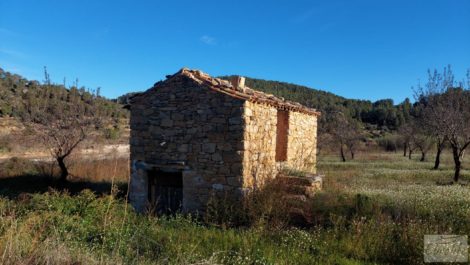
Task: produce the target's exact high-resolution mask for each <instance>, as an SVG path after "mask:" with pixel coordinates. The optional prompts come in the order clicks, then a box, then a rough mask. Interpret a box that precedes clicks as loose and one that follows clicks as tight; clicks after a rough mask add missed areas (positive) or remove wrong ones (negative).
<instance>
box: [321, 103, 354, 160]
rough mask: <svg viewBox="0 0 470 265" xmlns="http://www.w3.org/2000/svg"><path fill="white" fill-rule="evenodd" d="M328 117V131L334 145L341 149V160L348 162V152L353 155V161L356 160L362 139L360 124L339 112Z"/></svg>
mask: <svg viewBox="0 0 470 265" xmlns="http://www.w3.org/2000/svg"><path fill="white" fill-rule="evenodd" d="M327 115H328V117H327V120H328V122H327V124H325V126H326V127H327V129H326V130H327V131H328V133H329V134H330V135H331V136H332V140H333V141H334V143H335V144H336V145H337V146H338V147H339V151H340V157H341V160H342V161H343V162H346V151H347V150H348V151H349V153H350V154H351V159H354V156H355V153H356V149H357V146H358V144H359V142H360V140H361V138H362V135H361V133H360V128H359V125H358V123H357V122H355V121H353V120H351V118H348V117H346V116H345V115H344V114H343V113H342V112H339V111H335V112H332V113H329V114H327Z"/></svg>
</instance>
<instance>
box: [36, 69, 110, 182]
mask: <svg viewBox="0 0 470 265" xmlns="http://www.w3.org/2000/svg"><path fill="white" fill-rule="evenodd" d="M49 86H52V84H51V81H50V78H49V75H48V73H47V70H45V87H46V88H47V87H49ZM68 93H69V94H70V91H69V92H68ZM69 96H70V95H69ZM80 100H82V99H81V97H80V95H75V96H70V99H69V101H68V102H67V103H62V104H60V106H57V105H54V106H52V104H53V103H52V102H44V103H43V111H41V112H35V113H34V115H32V116H31V117H30V118H29V120H28V126H30V125H32V126H33V127H34V128H35V129H36V132H37V133H38V135H39V136H40V139H41V140H42V142H43V143H44V145H45V146H46V147H47V148H48V149H49V151H50V153H51V156H52V158H53V159H54V160H55V161H56V162H57V164H58V166H59V169H60V180H61V181H66V180H67V177H68V176H69V174H70V173H69V170H68V167H67V158H68V157H69V156H70V155H71V154H72V153H73V152H74V150H75V149H76V148H77V147H78V145H79V144H80V143H81V142H83V141H84V140H85V139H86V138H87V137H88V136H89V135H90V134H91V132H92V131H93V129H96V128H97V127H99V126H100V125H101V119H100V118H99V116H98V115H97V113H96V111H94V108H93V106H94V102H89V106H87V107H85V105H84V104H83V103H82V102H79V101H80ZM79 103H82V104H79Z"/></svg>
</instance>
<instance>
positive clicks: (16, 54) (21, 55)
mask: <svg viewBox="0 0 470 265" xmlns="http://www.w3.org/2000/svg"><path fill="white" fill-rule="evenodd" d="M0 53H1V54H5V55H8V56H11V57H16V58H20V59H24V58H26V57H28V56H27V55H26V54H25V53H23V52H20V51H15V50H9V49H2V48H0Z"/></svg>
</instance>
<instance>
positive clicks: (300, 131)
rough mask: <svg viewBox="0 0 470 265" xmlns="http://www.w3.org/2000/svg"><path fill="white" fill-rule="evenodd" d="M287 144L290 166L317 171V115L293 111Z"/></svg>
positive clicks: (290, 115)
mask: <svg viewBox="0 0 470 265" xmlns="http://www.w3.org/2000/svg"><path fill="white" fill-rule="evenodd" d="M287 146H288V148H287V165H288V166H289V167H290V168H294V169H298V170H303V171H309V172H311V173H316V152H317V117H316V116H312V115H307V114H303V113H300V112H294V111H291V112H290V113H289V135H288V143H287Z"/></svg>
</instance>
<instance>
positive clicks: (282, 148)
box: [276, 110, 289, 162]
mask: <svg viewBox="0 0 470 265" xmlns="http://www.w3.org/2000/svg"><path fill="white" fill-rule="evenodd" d="M288 130H289V112H288V111H285V110H278V111H277V129H276V162H281V161H286V160H287V134H288Z"/></svg>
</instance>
